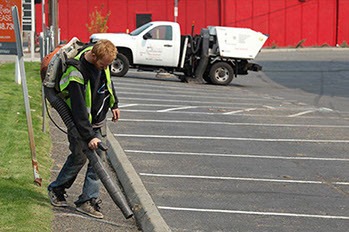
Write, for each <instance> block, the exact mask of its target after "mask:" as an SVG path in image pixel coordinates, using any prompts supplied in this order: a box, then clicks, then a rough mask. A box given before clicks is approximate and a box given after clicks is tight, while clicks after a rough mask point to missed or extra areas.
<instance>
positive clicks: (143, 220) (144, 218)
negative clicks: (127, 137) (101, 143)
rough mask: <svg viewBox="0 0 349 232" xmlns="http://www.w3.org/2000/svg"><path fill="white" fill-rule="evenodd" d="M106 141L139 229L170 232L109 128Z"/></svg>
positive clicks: (112, 163)
mask: <svg viewBox="0 0 349 232" xmlns="http://www.w3.org/2000/svg"><path fill="white" fill-rule="evenodd" d="M107 140H108V145H109V150H108V158H109V160H110V163H111V165H112V167H113V169H114V170H115V172H116V173H117V176H118V179H119V181H120V183H121V185H122V187H123V189H124V191H125V194H126V197H127V199H128V201H129V203H130V205H131V207H132V210H133V212H134V215H135V218H136V221H137V223H138V225H139V226H140V228H141V229H142V230H143V231H145V232H147V231H154V232H166V231H171V229H170V228H169V226H168V225H167V224H166V222H165V220H164V219H163V218H162V216H161V214H160V212H159V210H158V209H157V207H156V205H155V203H154V202H153V199H152V198H151V197H150V195H149V193H148V191H147V190H146V188H145V187H144V185H143V183H142V181H141V178H140V177H139V176H138V174H137V172H136V170H135V169H134V167H133V166H132V164H131V162H130V161H129V160H128V158H127V156H126V154H125V152H124V150H123V149H122V147H121V146H120V144H119V142H118V141H117V140H116V139H115V137H114V136H113V134H112V133H111V132H110V130H109V128H107Z"/></svg>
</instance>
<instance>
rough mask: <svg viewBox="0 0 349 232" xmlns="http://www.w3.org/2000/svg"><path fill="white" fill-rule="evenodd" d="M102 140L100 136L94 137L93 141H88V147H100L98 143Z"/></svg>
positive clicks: (93, 148)
mask: <svg viewBox="0 0 349 232" xmlns="http://www.w3.org/2000/svg"><path fill="white" fill-rule="evenodd" d="M99 142H101V140H100V139H99V138H93V139H91V141H90V142H89V143H88V148H90V149H91V150H96V149H97V148H98V143H99Z"/></svg>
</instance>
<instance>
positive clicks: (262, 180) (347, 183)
mask: <svg viewBox="0 0 349 232" xmlns="http://www.w3.org/2000/svg"><path fill="white" fill-rule="evenodd" d="M139 175H140V176H149V177H163V178H186V179H206V180H236V181H252V182H272V183H284V184H285V183H289V184H332V185H349V182H341V181H337V182H324V181H317V180H289V179H265V178H250V177H231V176H198V175H173V174H160V173H139Z"/></svg>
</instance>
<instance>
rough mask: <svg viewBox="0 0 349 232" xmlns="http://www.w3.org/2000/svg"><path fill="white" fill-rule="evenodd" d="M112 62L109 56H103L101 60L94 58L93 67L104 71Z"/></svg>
mask: <svg viewBox="0 0 349 232" xmlns="http://www.w3.org/2000/svg"><path fill="white" fill-rule="evenodd" d="M113 60H114V59H113V58H112V57H109V56H104V57H102V58H101V59H97V57H96V56H95V62H94V65H95V67H96V68H97V69H98V70H104V69H106V68H107V67H108V66H109V65H110V64H111V63H112V62H113Z"/></svg>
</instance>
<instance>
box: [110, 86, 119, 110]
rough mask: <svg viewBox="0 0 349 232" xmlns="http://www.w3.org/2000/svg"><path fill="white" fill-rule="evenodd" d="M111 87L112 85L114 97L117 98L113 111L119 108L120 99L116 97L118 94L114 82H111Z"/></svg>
mask: <svg viewBox="0 0 349 232" xmlns="http://www.w3.org/2000/svg"><path fill="white" fill-rule="evenodd" d="M111 85H112V90H113V95H114V97H115V103H114V106H112V107H111V109H117V108H119V99H118V97H117V96H116V92H115V88H114V84H113V82H111Z"/></svg>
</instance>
